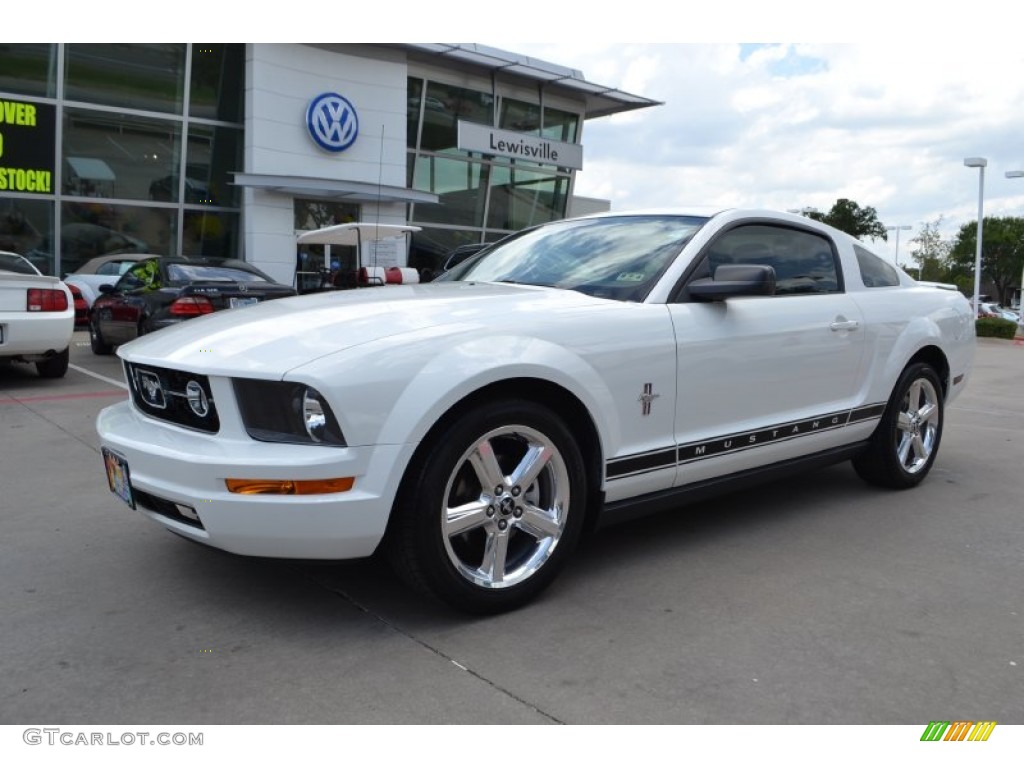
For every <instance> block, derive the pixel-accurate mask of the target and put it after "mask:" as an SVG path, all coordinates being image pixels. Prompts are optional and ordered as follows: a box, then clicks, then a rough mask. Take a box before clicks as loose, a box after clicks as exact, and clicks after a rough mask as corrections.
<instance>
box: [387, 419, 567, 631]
mask: <svg viewBox="0 0 1024 768" xmlns="http://www.w3.org/2000/svg"><path fill="white" fill-rule="evenodd" d="M415 461H416V462H417V463H416V464H415V465H413V466H411V467H410V469H409V471H408V472H407V474H406V477H405V480H404V484H403V488H402V489H401V491H400V493H399V498H398V500H397V502H396V505H395V510H394V515H395V518H394V520H393V521H392V526H391V530H390V531H389V534H388V541H387V544H386V546H387V554H388V556H389V558H390V560H391V562H392V565H393V566H394V568H395V570H396V571H397V572H398V573H399V575H400V576H402V578H403V579H404V580H405V581H407V582H408V583H409V584H411V585H412V586H413V587H415V588H417V589H419V590H420V591H423V592H427V593H429V594H432V595H433V596H435V597H437V598H439V599H440V600H442V601H443V602H446V603H448V604H449V605H451V606H453V607H454V608H457V609H459V610H461V611H465V612H468V613H476V614H493V613H500V612H502V611H509V610H512V609H514V608H518V607H520V606H522V605H524V604H526V603H527V602H529V601H530V600H532V599H534V598H535V597H536V596H537V595H539V594H540V593H541V592H542V591H543V590H544V589H546V588H547V587H548V586H549V585H550V584H551V582H552V581H553V580H554V578H555V576H556V575H557V574H558V572H559V571H560V570H561V569H562V567H563V566H564V565H565V563H566V561H567V560H568V558H569V556H570V555H571V554H572V551H573V549H574V548H575V546H576V543H577V541H578V540H579V537H580V532H581V531H582V529H583V522H584V517H585V512H586V504H587V499H586V495H587V482H586V470H585V468H584V463H583V458H582V455H581V453H580V450H579V448H578V447H577V445H576V441H575V439H574V438H573V436H572V433H571V432H570V431H569V429H568V428H567V427H566V425H565V423H564V422H563V421H562V420H561V419H560V418H559V417H558V416H557V415H555V413H554V412H552V411H551V410H549V409H548V408H546V407H545V406H542V405H539V404H536V403H532V402H524V401H520V400H503V401H498V402H494V403H488V404H487V405H485V406H479V407H476V408H473V409H470V410H467V411H466V412H465V413H463V414H462V415H460V416H459V417H457V418H456V419H455V421H454V422H452V423H451V424H450V425H448V426H447V427H446V428H445V429H444V430H443V431H442V432H441V433H440V434H438V435H436V436H435V437H434V438H433V439H432V440H431V442H430V443H429V444H428V445H426V446H425V448H424V450H423V451H422V452H420V453H418V454H417V457H416V459H415Z"/></svg>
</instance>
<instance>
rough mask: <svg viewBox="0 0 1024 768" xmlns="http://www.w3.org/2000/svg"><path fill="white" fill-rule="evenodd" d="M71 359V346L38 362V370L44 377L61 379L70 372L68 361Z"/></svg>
mask: <svg viewBox="0 0 1024 768" xmlns="http://www.w3.org/2000/svg"><path fill="white" fill-rule="evenodd" d="M70 359H71V354H70V347H69V348H67V349H65V350H64V351H63V352H59V353H57V354H56V355H54V356H53V357H49V358H47V359H46V360H40V361H39V362H38V363H36V371H37V372H38V373H39V375H40V376H41V377H42V378H44V379H60V378H63V377H64V374H65V373H67V372H68V363H69V361H70Z"/></svg>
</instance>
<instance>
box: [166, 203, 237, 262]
mask: <svg viewBox="0 0 1024 768" xmlns="http://www.w3.org/2000/svg"><path fill="white" fill-rule="evenodd" d="M237 232H238V214H237V213H224V212H213V211H188V210H186V211H185V214H184V227H183V228H182V234H181V238H182V239H181V248H180V249H179V251H178V252H179V253H181V254H183V255H185V256H219V257H222V258H225V259H231V258H234V257H235V256H236V255H237V253H238V242H237V241H236V233H237Z"/></svg>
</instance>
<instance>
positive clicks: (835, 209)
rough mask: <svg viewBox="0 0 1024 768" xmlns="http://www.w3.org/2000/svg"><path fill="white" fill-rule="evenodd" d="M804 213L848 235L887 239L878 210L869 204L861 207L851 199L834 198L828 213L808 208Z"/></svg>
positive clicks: (859, 237) (860, 237) (861, 237)
mask: <svg viewBox="0 0 1024 768" xmlns="http://www.w3.org/2000/svg"><path fill="white" fill-rule="evenodd" d="M804 215H805V216H807V217H808V218H810V219H814V220H815V221H820V222H823V223H825V224H828V225H829V226H832V227H835V228H836V229H839V230H842V231H843V232H845V233H847V234H848V235H853V236H854V237H856V238H858V239H861V240H863V239H864V238H870V239H872V240H878V239H882V240H888V239H889V238H888V237H887V235H886V231H885V227H884V226H883V225H882V222H880V221H879V220H878V212H877V211H876V210H875V209H874V208H872V207H871V206H868V207H866V208H861V207H860V206H859V205H857V203H855V202H854V201H853V200H847V199H846V198H844V197H841V198H839V199H838V200H836V204H835V205H833V206H832V209H831V210H830V211H829V212H828V213H821V211H814V210H808V211H805V214H804Z"/></svg>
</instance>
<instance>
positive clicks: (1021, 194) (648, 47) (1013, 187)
mask: <svg viewBox="0 0 1024 768" xmlns="http://www.w3.org/2000/svg"><path fill="white" fill-rule="evenodd" d="M965 23H966V22H965ZM480 42H482V44H485V45H489V46H493V47H498V48H504V49H506V50H511V51H515V52H517V53H522V54H526V55H529V56H533V57H536V58H540V59H544V60H547V61H552V62H555V63H558V64H563V65H565V66H570V67H573V68H575V69H579V70H581V71H582V72H583V74H584V76H585V77H586V78H587V79H588V80H590V81H593V82H596V83H600V84H602V85H609V86H614V87H618V88H620V89H622V90H625V91H627V92H629V93H633V94H637V95H641V96H645V97H648V98H652V99H655V100H658V101H662V102H664V104H663V105H662V106H657V107H652V108H648V109H642V110H636V111H634V112H631V113H626V114H623V115H618V116H613V117H609V118H601V119H597V120H593V121H589V122H588V123H587V124H586V125H585V127H584V133H583V144H584V170H583V171H582V172H581V173H580V174H579V175H578V176H577V187H576V193H577V194H580V195H586V196H592V197H599V198H605V199H608V200H611V201H612V207H613V209H615V210H628V209H633V208H643V207H655V206H664V205H677V204H678V205H687V204H700V205H705V204H708V205H721V206H757V207H768V208H776V209H783V210H785V209H792V208H802V207H806V206H811V207H815V208H818V209H819V210H822V211H827V210H828V209H829V208H831V207H832V205H833V204H834V203H835V201H836V200H837V199H838V198H844V197H845V198H850V199H852V200H854V201H856V202H857V203H858V204H860V205H861V206H871V207H873V208H875V209H876V211H877V213H878V218H879V220H880V221H881V222H882V223H883V224H885V225H886V226H907V225H909V226H911V227H912V228H913V229H912V230H910V231H900V254H899V255H900V261H901V262H904V261H906V259H907V257H908V256H909V253H908V251H909V241H910V240H911V239H912V238H913V237H914V236H915V235H916V234H917V233H918V232H919V231H920V228H921V224H922V222H934V221H936V220H937V219H939V217H942V219H943V224H942V227H941V229H942V231H943V232H944V233H945V234H946V235H947V236H952V235H953V234H955V232H956V231H957V230H958V229H959V227H960V225H961V224H963V223H966V222H968V221H973V220H975V219H976V218H977V212H978V191H979V172H978V170H977V169H974V168H966V167H965V166H964V158H966V157H973V156H981V157H985V158H987V159H988V167H987V168H986V170H985V215H986V216H1024V178H1021V179H1007V178H1006V177H1005V173H1006V171H1009V170H1024V37H1022V39H1021V41H1020V42H1019V43H1017V44H1013V45H1007V44H1005V42H1004V41H1002V40H990V39H987V40H986V41H983V42H981V43H975V44H955V43H949V42H941V41H936V40H935V39H934V38H932V37H931V36H924V35H922V36H915V35H909V34H908V35H904V36H903V38H902V39H900V40H896V41H893V40H889V39H884V40H882V39H880V40H877V41H874V42H846V43H841V44H823V43H797V44H787V43H779V44H741V43H739V42H715V43H699V42H696V43H643V44H635V43H630V44H621V43H620V44H614V43H582V42H579V43H577V42H559V43H546V44H530V43H516V42H512V41H511V39H510V40H509V41H508V42H505V41H502V40H501V39H500V38H490V39H488V40H486V41H480ZM875 245H876V247H877V250H879V252H880V253H882V254H883V255H888V256H889V257H890V258H891V257H893V256H894V249H895V245H896V241H895V232H891V233H890V235H889V241H888V242H887V243H885V242H881V241H878V242H877V243H876V244H875Z"/></svg>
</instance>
